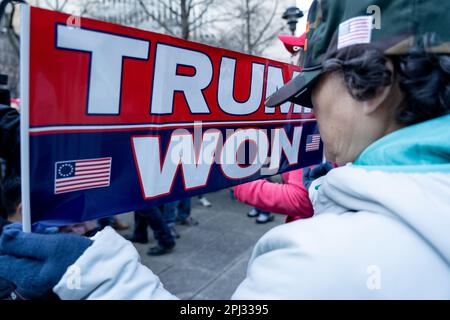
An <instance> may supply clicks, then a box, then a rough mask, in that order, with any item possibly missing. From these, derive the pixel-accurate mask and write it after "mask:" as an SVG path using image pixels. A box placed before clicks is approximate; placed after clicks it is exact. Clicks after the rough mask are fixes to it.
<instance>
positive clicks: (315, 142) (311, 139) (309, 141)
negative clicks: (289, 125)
mask: <svg viewBox="0 0 450 320" xmlns="http://www.w3.org/2000/svg"><path fill="white" fill-rule="evenodd" d="M319 148H320V134H318V133H316V134H310V135H308V136H307V137H306V149H305V151H306V152H309V151H317V150H319Z"/></svg>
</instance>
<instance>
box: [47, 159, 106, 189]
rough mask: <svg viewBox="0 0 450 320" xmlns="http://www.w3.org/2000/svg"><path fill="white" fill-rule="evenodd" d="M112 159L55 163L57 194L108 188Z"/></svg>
mask: <svg viewBox="0 0 450 320" xmlns="http://www.w3.org/2000/svg"><path fill="white" fill-rule="evenodd" d="M111 161H112V159H111V158H97V159H85V160H72V161H59V162H56V163H55V194H58V193H66V192H73V191H79V190H85V189H93V188H102V187H108V186H109V183H110V179H111Z"/></svg>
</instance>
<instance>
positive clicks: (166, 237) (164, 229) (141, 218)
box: [125, 201, 178, 256]
mask: <svg viewBox="0 0 450 320" xmlns="http://www.w3.org/2000/svg"><path fill="white" fill-rule="evenodd" d="M177 204H178V202H177V201H174V202H169V203H166V204H163V205H160V206H154V207H151V208H149V209H144V210H136V211H135V213H134V230H133V234H132V235H126V236H125V238H126V239H128V240H130V241H132V242H135V243H142V244H146V243H148V231H147V228H148V227H150V228H151V229H152V230H153V235H154V237H155V240H156V241H157V245H156V246H154V247H151V248H150V249H149V250H148V252H147V254H148V255H150V256H160V255H163V254H167V253H170V252H171V251H172V250H173V248H174V247H175V244H176V242H175V238H177V233H176V232H174V231H173V230H171V225H170V223H168V221H172V220H175V216H176V208H177Z"/></svg>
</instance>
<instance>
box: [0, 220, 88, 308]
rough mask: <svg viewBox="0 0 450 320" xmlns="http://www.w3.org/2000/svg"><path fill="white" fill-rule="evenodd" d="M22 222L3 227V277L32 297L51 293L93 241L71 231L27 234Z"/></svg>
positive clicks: (0, 248)
mask: <svg viewBox="0 0 450 320" xmlns="http://www.w3.org/2000/svg"><path fill="white" fill-rule="evenodd" d="M20 228H21V226H20V224H12V225H8V226H6V227H4V229H3V234H2V236H1V238H0V277H1V278H4V279H6V280H8V281H10V282H12V283H14V284H15V285H16V286H17V291H18V292H19V293H20V294H21V295H22V296H24V297H27V298H29V299H43V298H47V297H50V296H52V293H53V291H52V289H53V287H54V286H55V285H56V284H57V283H58V282H59V280H60V279H61V278H62V276H63V275H64V273H65V272H66V270H67V268H68V267H69V266H70V265H72V264H73V263H75V261H76V260H77V259H78V258H79V257H80V256H81V255H82V254H83V252H84V251H85V250H86V249H87V248H88V247H89V246H90V245H91V244H92V243H93V242H92V241H91V240H89V239H88V238H85V237H81V236H77V235H72V234H52V235H47V234H45V235H44V234H37V233H24V232H22V231H21V229H20Z"/></svg>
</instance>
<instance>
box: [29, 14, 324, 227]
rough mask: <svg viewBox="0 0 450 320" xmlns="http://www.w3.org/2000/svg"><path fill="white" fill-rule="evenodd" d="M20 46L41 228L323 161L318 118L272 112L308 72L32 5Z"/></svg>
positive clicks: (32, 189)
mask: <svg viewBox="0 0 450 320" xmlns="http://www.w3.org/2000/svg"><path fill="white" fill-rule="evenodd" d="M74 21H75V22H76V23H73V22H74ZM21 38H22V53H23V54H22V61H21V72H22V80H23V81H22V120H21V121H22V158H23V163H22V170H23V171H22V172H23V185H24V186H23V188H24V189H23V192H24V193H23V195H24V198H23V201H24V207H26V206H27V193H28V194H29V211H28V212H31V217H29V218H30V219H31V222H36V221H47V222H52V223H58V224H68V223H74V222H80V221H84V220H89V219H94V218H99V217H103V216H109V215H114V214H119V213H124V212H128V211H132V210H136V209H143V208H148V207H150V206H153V205H158V204H161V203H165V202H169V201H173V200H177V199H181V198H184V197H191V196H194V195H198V194H203V193H207V192H211V191H215V190H219V189H223V188H227V187H231V186H233V185H237V184H240V183H243V182H247V181H251V180H255V179H259V178H261V177H265V176H269V175H274V174H277V173H281V172H284V171H288V170H293V169H297V168H301V167H304V166H308V165H312V164H316V163H319V162H321V160H322V144H321V142H320V136H319V134H318V131H317V127H316V122H315V119H314V116H313V114H312V113H311V110H309V109H306V108H303V107H301V106H298V105H293V104H292V103H289V102H288V103H285V104H283V105H281V106H277V107H275V108H268V107H265V106H264V101H265V99H266V98H267V97H268V96H270V95H271V94H272V93H273V92H274V91H275V90H277V88H279V87H281V86H282V85H283V84H284V83H286V82H287V81H288V80H289V79H291V78H292V76H293V75H295V74H297V73H298V72H299V69H298V67H295V66H292V65H288V64H285V63H281V62H277V61H272V60H268V59H264V58H259V57H253V56H249V55H245V54H241V53H237V52H232V51H228V50H224V49H219V48H213V47H210V46H206V45H202V44H199V43H194V42H189V41H184V40H181V39H177V38H174V37H170V36H166V35H161V34H156V33H152V32H148V31H143V30H137V29H133V28H128V27H124V26H120V25H116V24H111V23H105V22H101V21H96V20H91V19H84V18H81V19H80V18H76V19H74V18H73V17H70V16H68V15H66V14H62V13H59V12H53V11H48V10H43V9H38V8H34V7H28V6H25V7H24V8H23V15H22V37H21ZM24 210H25V213H26V212H27V209H26V208H24ZM24 221H25V222H26V221H27V220H26V219H25V220H24Z"/></svg>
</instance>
